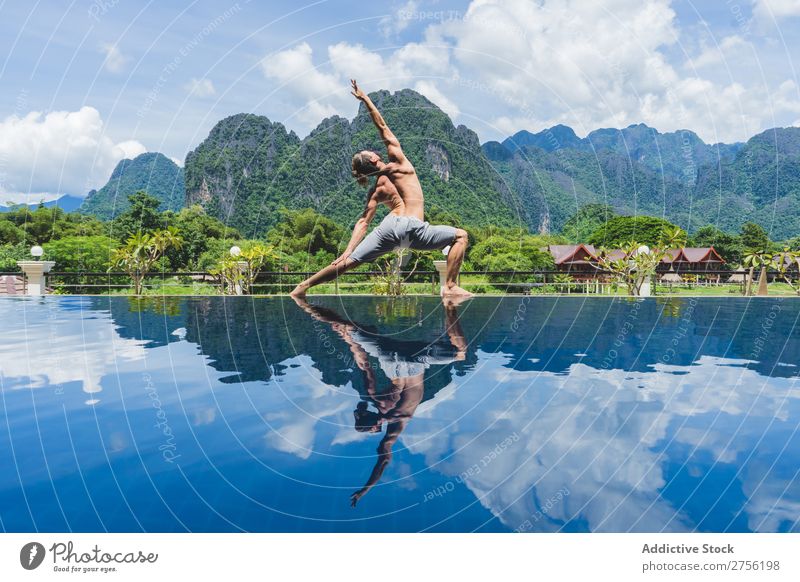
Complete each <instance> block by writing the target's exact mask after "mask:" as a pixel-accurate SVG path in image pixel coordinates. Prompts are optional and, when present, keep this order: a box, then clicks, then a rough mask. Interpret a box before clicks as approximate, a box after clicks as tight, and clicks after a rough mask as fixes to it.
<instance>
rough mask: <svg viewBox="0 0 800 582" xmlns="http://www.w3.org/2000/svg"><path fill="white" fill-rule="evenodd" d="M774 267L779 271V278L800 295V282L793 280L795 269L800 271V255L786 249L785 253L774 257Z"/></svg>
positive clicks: (782, 252)
mask: <svg viewBox="0 0 800 582" xmlns="http://www.w3.org/2000/svg"><path fill="white" fill-rule="evenodd" d="M772 266H774V267H775V269H777V271H778V276H779V277H780V278H781V279H783V280H784V282H785V283H786V284H787V285H789V287H791V288H792V291H794V292H795V293H796V294H797V295H800V281H798V280H797V279H793V278H792V270H793V269H798V271H800V253H799V252H797V251H793V250H791V249H790V248H789V247H784V249H783V251H781V252H779V253H776V254H775V255H773V257H772Z"/></svg>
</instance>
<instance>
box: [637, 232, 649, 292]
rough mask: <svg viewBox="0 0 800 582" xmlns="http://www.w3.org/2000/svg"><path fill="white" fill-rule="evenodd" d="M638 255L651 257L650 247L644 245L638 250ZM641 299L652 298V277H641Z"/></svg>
mask: <svg viewBox="0 0 800 582" xmlns="http://www.w3.org/2000/svg"><path fill="white" fill-rule="evenodd" d="M636 254H637V255H649V254H650V247H648V246H647V245H642V246H640V247H639V248H638V249H636ZM638 287H639V297H650V276H649V275H643V276H641V277H640V282H639V285H638Z"/></svg>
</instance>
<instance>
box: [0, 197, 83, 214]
mask: <svg viewBox="0 0 800 582" xmlns="http://www.w3.org/2000/svg"><path fill="white" fill-rule="evenodd" d="M83 200H84V199H83V198H81V197H80V196H71V195H70V194H63V195H62V196H59V197H58V198H56V199H55V200H48V201H47V202H45V203H44V206H45V208H52V207H54V206H58V207H59V208H60V209H61V210H63V211H64V212H73V211H75V210H77V209H78V208H80V205H81V204H83ZM13 206H14V205H11V206H0V212H8V211H9V210H11V208H12V207H13ZM38 206H39V203H38V202H36V203H29V204H28V208H30V209H31V210H35V209H36V208H37V207H38Z"/></svg>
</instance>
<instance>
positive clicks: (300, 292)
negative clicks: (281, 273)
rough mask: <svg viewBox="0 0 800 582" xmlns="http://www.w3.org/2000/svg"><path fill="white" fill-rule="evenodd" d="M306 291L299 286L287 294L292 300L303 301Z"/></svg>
mask: <svg viewBox="0 0 800 582" xmlns="http://www.w3.org/2000/svg"><path fill="white" fill-rule="evenodd" d="M306 291H307V289H305V288H303V287H302V286H301V285H298V286H297V287H295V288H294V290H293V291H292V292H291V293H289V297H291V298H292V299H304V298H305V296H306Z"/></svg>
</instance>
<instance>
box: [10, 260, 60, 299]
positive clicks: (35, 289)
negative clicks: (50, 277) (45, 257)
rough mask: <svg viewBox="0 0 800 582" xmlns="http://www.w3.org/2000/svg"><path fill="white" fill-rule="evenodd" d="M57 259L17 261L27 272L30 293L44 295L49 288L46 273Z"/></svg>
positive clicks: (26, 279)
mask: <svg viewBox="0 0 800 582" xmlns="http://www.w3.org/2000/svg"><path fill="white" fill-rule="evenodd" d="M55 264H56V263H55V261H17V265H19V267H20V269H22V272H23V273H25V287H26V289H27V294H28V295H43V294H44V293H45V289H46V288H47V277H46V276H45V273H47V272H49V271H50V269H52V268H53V266H54V265H55Z"/></svg>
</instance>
